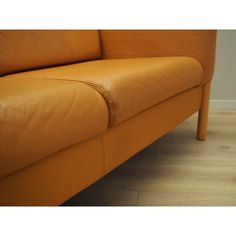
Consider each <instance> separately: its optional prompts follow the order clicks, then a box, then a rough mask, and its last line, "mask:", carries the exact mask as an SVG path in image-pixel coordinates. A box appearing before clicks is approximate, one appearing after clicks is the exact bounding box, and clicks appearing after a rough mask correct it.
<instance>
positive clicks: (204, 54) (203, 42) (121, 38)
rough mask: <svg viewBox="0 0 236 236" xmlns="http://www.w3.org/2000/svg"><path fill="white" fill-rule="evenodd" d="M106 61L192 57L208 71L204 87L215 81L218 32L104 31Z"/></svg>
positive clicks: (103, 50) (103, 55) (102, 43)
mask: <svg viewBox="0 0 236 236" xmlns="http://www.w3.org/2000/svg"><path fill="white" fill-rule="evenodd" d="M100 39H101V48H102V58H106V59H109V58H134V57H163V56H188V57H193V58H195V59H197V60H198V61H199V62H200V63H201V65H202V67H203V70H204V75H203V80H202V84H204V83H207V82H209V81H210V80H211V79H212V74H213V70H214V62H215V46H216V31H215V30H102V31H100Z"/></svg>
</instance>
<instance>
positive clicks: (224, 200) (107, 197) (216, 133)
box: [64, 110, 236, 206]
mask: <svg viewBox="0 0 236 236" xmlns="http://www.w3.org/2000/svg"><path fill="white" fill-rule="evenodd" d="M196 125H197V116H196V115H194V116H192V117H190V118H189V119H187V120H186V121H185V122H183V123H182V124H181V125H179V126H178V127H177V128H176V129H175V130H173V131H172V132H170V133H169V134H167V135H165V136H164V137H162V138H161V139H159V140H158V141H156V142H155V143H153V144H152V145H150V146H149V147H147V148H146V149H144V150H143V151H141V152H140V153H138V154H137V155H135V156H134V157H133V158H131V159H130V160H128V161H127V162H126V163H124V164H123V165H121V166H120V167H118V168H117V169H115V170H114V171H113V172H111V173H110V174H108V175H107V176H105V177H104V178H103V179H101V180H100V181H98V182H97V183H95V184H94V185H92V186H90V187H89V188H87V189H85V190H84V191H82V192H81V193H79V194H77V195H76V196H75V197H73V198H72V199H70V200H69V201H67V202H66V203H65V204H64V205H71V206H137V205H138V206H223V205H229V206H233V205H236V111H229V110H228V111H225V110H224V111H223V110H222V111H221V110H218V111H217V110H216V111H211V112H210V116H209V128H208V139H207V140H206V141H204V142H203V141H197V140H196V139H195V135H196Z"/></svg>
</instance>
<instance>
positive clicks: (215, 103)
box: [210, 99, 236, 110]
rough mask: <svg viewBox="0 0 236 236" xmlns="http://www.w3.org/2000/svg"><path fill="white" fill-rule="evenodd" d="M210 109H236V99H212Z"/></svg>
mask: <svg viewBox="0 0 236 236" xmlns="http://www.w3.org/2000/svg"><path fill="white" fill-rule="evenodd" d="M210 109H222V110H227V109H236V99H235V100H233V99H232V100H226V99H225V100H223V99H222V100H221V99H212V100H210Z"/></svg>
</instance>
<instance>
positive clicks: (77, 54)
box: [0, 30, 100, 75]
mask: <svg viewBox="0 0 236 236" xmlns="http://www.w3.org/2000/svg"><path fill="white" fill-rule="evenodd" d="M99 57H100V43H99V35H98V31H96V30H0V75H5V74H9V73H14V72H18V71H24V70H30V69H35V68H43V67H49V66H55V65H62V64H68V63H75V62H79V61H85V60H91V59H97V58H99Z"/></svg>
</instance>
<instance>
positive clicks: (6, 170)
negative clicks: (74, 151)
mask: <svg viewBox="0 0 236 236" xmlns="http://www.w3.org/2000/svg"><path fill="white" fill-rule="evenodd" d="M107 126H108V111H107V106H106V103H105V101H104V99H103V97H102V96H101V95H100V94H99V93H98V92H97V91H96V90H95V89H93V88H91V87H90V86H87V85H85V84H84V83H79V82H73V81H56V80H44V79H24V78H21V79H18V78H7V76H6V77H4V78H2V79H1V80H0V131H1V132H0V133H1V135H0V177H3V176H5V175H7V174H10V173H12V172H14V171H17V170H19V169H21V168H24V167H25V166H28V165H30V164H32V163H35V162H37V161H39V160H41V159H43V158H46V157H48V156H50V155H52V154H53V153H55V152H58V151H60V150H62V149H64V148H67V147H69V146H71V145H75V144H78V143H80V142H82V141H84V140H87V139H89V138H92V137H95V136H96V135H98V134H101V133H102V132H104V131H105V130H106V129H107Z"/></svg>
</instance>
